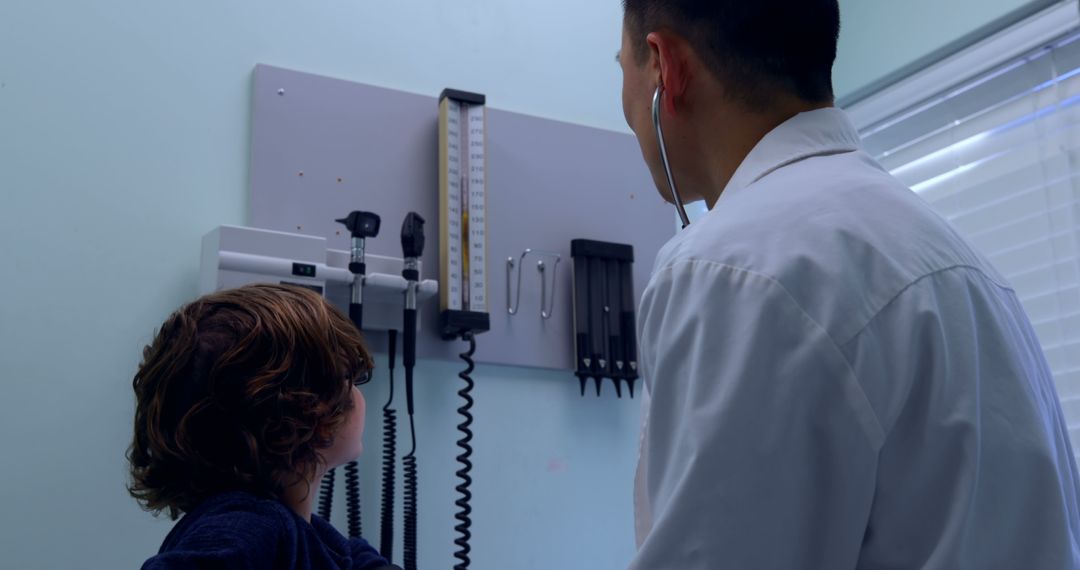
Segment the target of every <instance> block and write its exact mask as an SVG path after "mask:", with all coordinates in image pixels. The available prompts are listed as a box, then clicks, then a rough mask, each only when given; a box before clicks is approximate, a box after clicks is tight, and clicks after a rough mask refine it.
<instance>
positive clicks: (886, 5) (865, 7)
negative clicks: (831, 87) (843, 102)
mask: <svg viewBox="0 0 1080 570" xmlns="http://www.w3.org/2000/svg"><path fill="white" fill-rule="evenodd" d="M1072 1H1073V2H1074V3H1075V0H1072ZM1046 3H1047V1H1046V0H840V8H841V11H842V16H843V31H842V32H841V34H840V51H839V55H838V56H837V61H836V67H835V70H834V75H835V77H834V79H835V87H836V92H837V96H838V97H840V98H843V97H845V96H847V95H850V94H851V93H852V92H854V91H856V90H858V89H861V88H863V87H866V86H867V85H869V84H872V83H874V82H875V81H877V80H879V79H881V78H883V77H885V76H887V75H889V74H891V73H893V72H895V71H897V70H900V69H901V68H903V67H905V66H907V65H909V64H911V63H914V62H915V61H917V60H919V59H920V58H922V57H924V56H926V55H929V54H931V53H933V52H935V51H937V50H939V49H941V48H943V47H945V46H947V45H948V44H950V43H952V42H953V41H955V40H958V39H960V38H962V37H964V36H967V35H968V34H971V33H972V32H975V31H976V30H979V29H980V28H982V27H983V26H986V25H989V24H991V23H992V22H994V21H996V20H998V19H999V18H1003V17H1005V16H1008V15H1009V14H1011V13H1014V12H1015V11H1017V10H1022V9H1024V8H1026V7H1029V6H1032V5H1041V4H1046Z"/></svg>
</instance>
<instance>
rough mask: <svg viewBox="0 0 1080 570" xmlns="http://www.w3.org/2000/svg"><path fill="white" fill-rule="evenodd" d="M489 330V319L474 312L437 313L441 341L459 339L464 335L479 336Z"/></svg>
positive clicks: (483, 314)
mask: <svg viewBox="0 0 1080 570" xmlns="http://www.w3.org/2000/svg"><path fill="white" fill-rule="evenodd" d="M489 330H491V317H490V316H489V315H488V314H487V313H478V312H475V311H443V312H441V313H439V331H440V333H441V334H442V337H443V340H453V339H455V338H460V337H461V336H462V335H463V334H465V333H473V334H480V333H482V332H487V331H489Z"/></svg>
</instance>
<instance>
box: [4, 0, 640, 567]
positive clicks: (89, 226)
mask: <svg viewBox="0 0 1080 570" xmlns="http://www.w3.org/2000/svg"><path fill="white" fill-rule="evenodd" d="M620 22H621V16H620V10H619V7H618V3H617V2H615V1H610V2H587V3H582V2H579V1H578V0H554V1H549V2H539V3H538V2H523V1H513V2H511V1H506V0H468V1H466V2H444V1H438V0H423V1H417V2H338V1H329V0H313V1H309V2H303V3H297V2H282V1H255V0H234V1H229V2H208V1H193V2H153V1H151V2H130V1H129V2H124V1H121V0H98V1H96V2H80V1H74V0H68V1H55V0H35V1H32V2H31V1H23V2H18V1H5V2H0V247H2V252H3V253H2V255H0V283H2V285H0V382H2V384H0V450H2V452H3V455H4V461H3V466H4V469H3V475H2V476H0V506H2V508H0V566H3V567H8V568H121V567H126V568H130V567H135V566H136V565H137V564H138V563H139V562H140V561H141V560H142V559H144V558H145V557H146V556H148V555H150V554H152V553H153V552H154V551H155V550H156V548H157V547H158V544H159V543H160V540H161V538H162V537H163V536H164V534H165V532H167V530H168V529H169V527H170V523H169V522H167V521H160V520H155V519H153V518H151V517H150V516H149V515H147V514H145V513H143V512H141V511H140V510H138V508H137V507H136V505H135V504H134V502H133V501H132V500H130V499H129V498H128V497H127V495H126V493H125V491H124V482H125V465H124V459H123V453H124V449H125V447H126V445H127V442H128V440H129V438H130V430H131V425H130V424H131V414H132V396H131V393H130V392H131V388H130V379H131V375H132V373H133V371H134V369H135V366H136V363H137V357H138V351H139V349H140V347H141V346H142V345H143V344H144V343H145V342H147V341H148V340H149V338H150V335H151V333H152V330H153V328H154V327H155V326H156V325H157V324H158V323H160V321H161V320H162V319H163V318H164V316H165V315H166V314H167V313H168V311H170V310H171V309H172V308H174V307H175V306H177V305H178V304H179V303H181V302H182V301H185V300H187V299H190V298H192V296H193V295H194V294H195V291H196V279H197V267H198V251H199V239H200V237H201V236H202V235H203V234H204V233H206V232H207V231H209V230H210V229H212V228H213V227H215V226H217V225H219V224H242V223H244V221H245V220H244V215H243V212H244V202H245V189H246V186H247V166H246V165H247V154H248V148H249V147H248V130H249V86H250V77H251V70H252V68H253V67H254V65H255V64H256V63H259V62H265V63H270V64H274V65H281V66H285V67H290V68H294V69H301V70H306V71H312V72H316V73H323V74H327V75H333V76H337V77H342V78H347V79H352V80H356V81H363V82H367V83H373V84H378V85H384V86H388V87H394V88H399V89H404V90H410V91H415V92H420V93H426V94H435V93H437V92H438V91H439V90H440V89H441V88H443V87H445V86H447V85H454V86H460V87H463V88H469V89H475V90H477V91H481V92H485V93H487V94H488V95H489V97H490V99H491V101H492V104H493V105H494V106H497V107H500V108H504V109H509V110H514V111H521V112H525V113H531V114H535V115H541V116H545V117H553V118H558V119H562V120H567V121H573V122H579V123H585V124H589V125H594V126H599V127H606V128H613V129H624V126H623V123H622V113H621V110H620V108H619V93H618V89H619V75H618V73H619V72H618V68H617V66H616V64H615V61H614V54H615V51H616V50H617V49H618V47H619V31H620ZM451 48H452V49H451ZM456 369H457V366H456V365H447V364H442V363H425V364H424V365H423V366H422V370H420V372H419V374H418V377H419V378H420V379H421V380H420V382H421V392H422V394H423V395H422V396H421V398H420V401H419V407H420V410H421V412H422V413H423V414H424V415H423V419H422V423H421V425H420V438H421V442H422V443H421V450H420V453H421V461H422V465H421V466H422V469H423V472H422V476H423V479H422V488H421V501H422V503H421V508H422V516H423V522H422V531H421V532H422V536H421V538H422V543H423V551H422V554H421V556H422V558H421V562H422V564H424V566H425V567H428V568H448V567H449V566H450V565H451V559H450V556H449V553H450V551H451V544H450V541H451V539H452V534H451V525H452V522H453V521H452V519H451V515H452V509H451V504H450V503H451V501H452V499H453V496H452V494H451V489H452V486H453V484H454V480H453V478H452V470H453V468H454V464H453V462H452V457H453V455H454V453H455V452H456V450H455V448H453V447H452V444H451V442H452V441H453V439H454V432H453V431H452V430H451V429H449V426H452V425H453V424H454V423H456V421H455V417H454V415H453V408H454V407H456V406H457V403H456V400H455V397H454V396H453V390H455V389H456V383H457V380H456V378H455V377H454V375H453V374H454V372H455V371H456ZM478 377H479V386H478V388H477V393H476V395H477V399H478V404H477V442H476V446H477V455H476V462H477V464H478V467H477V471H476V479H477V483H476V489H475V491H476V502H475V506H476V509H477V513H476V526H475V531H476V534H477V538H476V540H475V548H476V550H475V560H476V564H475V565H474V567H475V568H477V569H480V570H483V569H487V568H533V567H535V568H543V567H552V566H559V567H580V568H619V567H624V566H625V564H626V562H627V561H628V560H629V558H630V556H631V554H632V549H633V540H632V528H633V527H632V520H631V518H632V509H631V504H630V501H631V480H632V470H633V465H634V460H635V451H636V423H637V412H636V408H635V406H636V404H634V403H630V402H616V401H615V400H614V399H604V400H599V401H598V400H595V399H589V400H581V399H580V398H579V397H578V396H577V394H576V393H577V382H576V380H574V379H572V378H570V377H568V376H567V375H566V374H558V373H550V372H537V371H525V370H509V369H485V370H483V371H482V372H480V373H479V374H478ZM376 382H377V383H379V385H381V384H382V382H381V379H379V380H376ZM372 396H373V399H375V400H378V401H380V402H381V399H382V395H381V394H380V393H379V388H377V387H376V388H375V389H374V390H373V393H372ZM373 416H374V419H376V420H377V419H378V417H379V414H378V413H373ZM377 436H378V426H377V425H372V426H371V431H370V432H369V437H368V438H367V439H368V447H369V449H371V450H372V451H378V449H379V445H378V441H377ZM369 458H371V459H375V458H377V453H373V454H371V455H369ZM371 483H374V481H371ZM368 498H369V500H368V501H367V504H368V505H369V507H370V506H372V505H373V504H374V503H373V495H372V493H369V495H368ZM339 512H340V509H339ZM371 514H374V509H371V510H370V511H369V515H371ZM374 524H375V523H374V519H373V518H372V517H370V516H369V518H368V527H369V528H372V527H373V526H374ZM560 562H561V563H562V564H559V563H560Z"/></svg>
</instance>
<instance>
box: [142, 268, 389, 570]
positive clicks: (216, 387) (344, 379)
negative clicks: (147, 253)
mask: <svg viewBox="0 0 1080 570" xmlns="http://www.w3.org/2000/svg"><path fill="white" fill-rule="evenodd" d="M371 368H372V362H371V355H370V354H369V353H368V351H367V348H366V347H365V345H364V341H363V339H362V338H361V336H360V333H359V332H358V331H357V330H356V328H355V327H354V326H353V324H352V323H351V322H350V321H349V320H348V318H346V317H345V316H344V315H342V314H341V313H340V312H339V311H338V310H337V309H335V308H334V307H332V306H331V305H330V304H328V303H327V302H326V301H325V300H324V299H323V298H322V297H321V296H319V295H318V294H316V293H314V292H312V291H309V290H307V289H304V288H301V287H293V286H287V285H252V286H247V287H243V288H240V289H233V290H228V291H221V292H218V293H214V294H211V295H207V296H205V297H202V298H201V299H198V300H197V301H194V302H192V303H190V304H188V305H185V306H184V307H182V308H180V309H179V310H178V311H176V312H175V313H173V314H172V315H171V316H170V317H169V318H168V319H167V320H166V321H165V323H164V324H163V325H162V326H161V329H160V331H158V333H157V336H156V338H154V340H153V342H152V343H151V344H150V345H149V346H147V347H146V348H145V349H144V351H143V360H142V363H141V364H140V366H139V370H138V372H137V373H136V374H135V379H134V381H133V386H134V388H135V397H136V410H135V435H134V440H133V442H132V444H131V448H130V449H129V452H128V459H129V461H130V463H131V475H132V483H131V485H130V487H129V490H130V492H131V495H132V496H133V497H135V499H136V500H138V501H139V502H140V503H141V504H142V506H143V507H144V508H145V509H147V510H149V511H151V512H153V513H155V514H157V513H161V512H165V513H167V514H168V515H169V516H170V517H171V518H172V519H173V520H176V519H177V518H179V517H180V516H181V515H183V518H182V519H181V520H180V521H179V522H178V523H177V524H176V525H175V527H174V528H173V530H172V532H170V533H169V535H168V536H167V537H166V538H165V542H164V544H162V546H161V549H160V551H159V552H158V554H157V555H156V556H154V557H153V558H150V559H149V560H147V561H146V563H145V564H144V565H143V568H144V570H165V569H175V568H226V569H233V568H237V569H239V568H245V569H246V568H259V569H263V568H296V569H316V568H320V569H321V568H327V569H349V570H376V569H382V568H385V569H391V568H395V567H393V566H390V565H389V564H388V563H387V561H386V560H385V559H383V557H382V556H380V555H379V553H378V552H376V551H375V549H374V548H372V547H371V546H370V545H369V544H368V543H367V542H366V541H364V540H363V539H353V540H349V539H346V538H345V537H344V536H342V535H341V534H340V533H339V532H338V531H337V530H335V529H334V527H333V526H331V525H330V524H329V523H328V522H327V521H325V520H322V519H321V518H319V517H318V516H317V515H312V512H311V511H312V504H313V502H314V500H315V495H316V490H317V487H318V482H319V481H320V480H321V479H322V476H323V474H324V473H326V472H327V471H328V470H329V469H332V468H334V467H336V466H338V465H342V464H345V463H347V462H349V461H352V460H353V459H355V458H356V457H357V456H359V455H360V452H361V448H362V444H361V436H362V434H363V425H364V397H363V395H361V393H360V390H359V389H357V386H358V385H360V384H362V383H364V382H365V381H366V380H367V379H368V378H369V375H370V371H371Z"/></svg>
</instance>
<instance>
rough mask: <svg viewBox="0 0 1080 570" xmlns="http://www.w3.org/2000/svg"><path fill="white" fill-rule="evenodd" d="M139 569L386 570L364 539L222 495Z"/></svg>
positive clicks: (279, 508)
mask: <svg viewBox="0 0 1080 570" xmlns="http://www.w3.org/2000/svg"><path fill="white" fill-rule="evenodd" d="M142 567H143V570H172V569H176V568H199V569H203V568H206V569H215V570H216V569H220V570H234V569H237V570H240V569H249V568H250V569H256V568H257V569H259V570H263V569H269V568H281V569H286V568H288V569H294V568H295V569H297V570H321V569H324V568H325V569H328V570H380V569H386V570H390V569H393V568H396V567H394V566H390V565H389V563H387V561H386V559H384V558H383V557H382V556H380V555H379V553H378V552H377V551H376V550H375V549H374V548H372V547H371V545H370V544H368V543H367V541H365V540H364V539H351V540H350V539H347V538H345V537H344V536H342V535H341V533H340V532H338V531H337V530H336V529H335V528H334V527H333V526H332V525H330V524H329V523H327V522H326V521H324V520H323V519H321V518H319V517H318V516H316V515H312V516H311V522H310V523H308V522H307V521H306V520H304V519H302V518H300V516H299V515H297V514H296V512H294V511H293V510H292V509H290V508H289V507H287V506H285V505H284V504H282V503H281V502H279V501H276V500H273V499H266V498H260V497H257V496H255V495H252V494H250V493H244V492H239V491H236V492H229V493H222V494H220V495H218V496H216V497H213V498H212V499H209V500H207V501H205V502H204V503H202V504H201V505H199V506H198V507H197V508H195V509H194V510H192V511H191V512H190V513H187V514H186V515H184V517H183V518H182V519H180V522H178V523H176V526H175V527H173V529H172V532H170V533H169V535H168V536H167V537H165V542H164V543H163V544H162V545H161V550H159V551H158V555H157V556H154V557H153V558H151V559H149V560H147V561H146V563H145V564H143V566H142Z"/></svg>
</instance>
